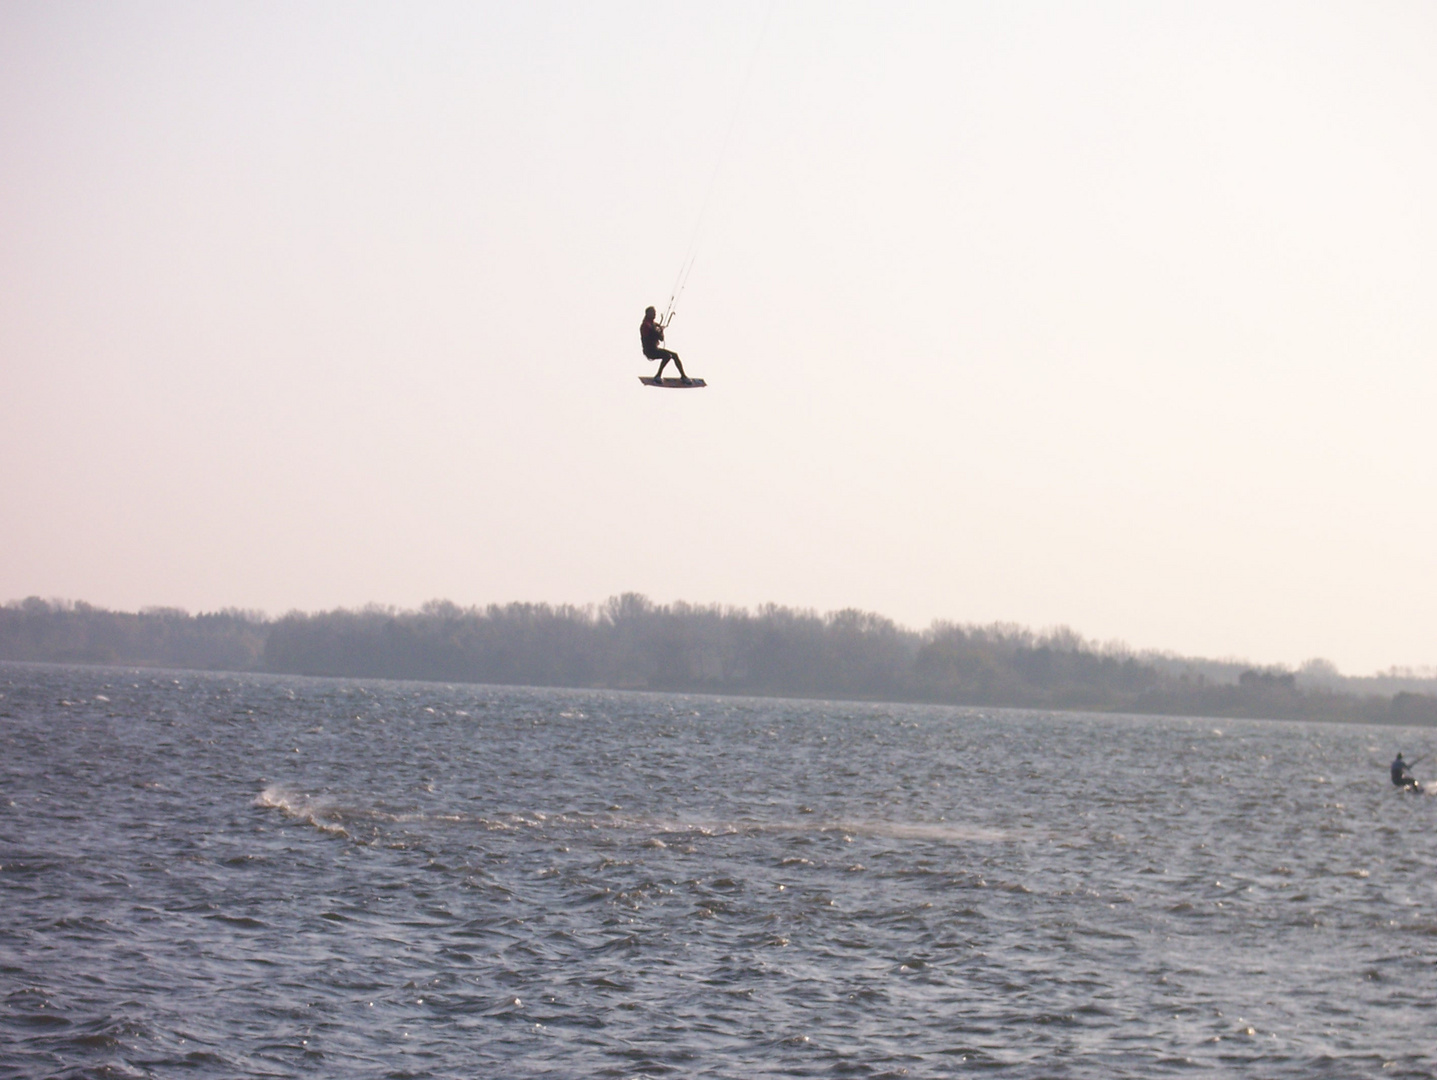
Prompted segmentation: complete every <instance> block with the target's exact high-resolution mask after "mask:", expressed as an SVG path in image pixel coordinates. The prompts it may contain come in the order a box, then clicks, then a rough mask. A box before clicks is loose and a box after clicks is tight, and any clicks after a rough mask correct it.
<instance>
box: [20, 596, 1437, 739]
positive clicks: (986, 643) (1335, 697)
mask: <svg viewBox="0 0 1437 1080" xmlns="http://www.w3.org/2000/svg"><path fill="white" fill-rule="evenodd" d="M0 659H5V660H42V661H71V662H93V663H112V664H139V665H162V666H174V667H189V668H204V669H221V670H232V671H266V672H273V673H283V674H296V675H333V676H353V677H362V678H390V679H421V680H438V681H445V682H482V683H501V684H517V685H532V686H569V687H609V688H616V689H643V690H684V691H702V692H709V693H720V694H753V695H773V696H803V697H837V698H856V699H867V700H885V701H916V702H934V703H943V704H958V705H987V706H1013V707H1031V708H1051V709H1086V710H1096V711H1109V712H1133V713H1159V714H1172V715H1196V716H1224V717H1259V718H1260V717H1272V718H1292V719H1325V720H1362V721H1369V722H1393V723H1422V724H1437V696H1433V695H1429V694H1423V693H1414V692H1409V691H1402V692H1399V693H1396V694H1392V695H1383V694H1371V693H1367V694H1354V693H1350V692H1344V691H1343V690H1342V689H1341V688H1340V686H1339V685H1338V684H1336V683H1334V680H1333V677H1332V674H1333V673H1335V669H1332V670H1331V672H1329V673H1327V674H1326V675H1325V677H1324V681H1323V682H1321V683H1317V684H1314V685H1303V684H1302V683H1301V682H1300V681H1299V675H1298V673H1294V672H1290V671H1286V670H1284V669H1276V668H1273V669H1259V668H1246V669H1243V668H1241V667H1236V666H1234V665H1231V664H1227V663H1215V662H1210V661H1191V662H1185V661H1181V660H1177V659H1175V658H1173V657H1158V656H1153V655H1144V654H1139V653H1134V652H1131V651H1128V650H1125V649H1120V648H1111V647H1109V648H1104V647H1099V646H1097V645H1094V644H1093V643H1091V642H1088V641H1086V640H1085V639H1083V638H1082V637H1080V636H1079V635H1077V634H1075V633H1073V632H1072V631H1070V630H1065V629H1064V630H1057V631H1052V632H1048V633H1035V632H1033V631H1031V630H1027V629H1024V628H1022V627H1018V626H1011V625H996V626H987V627H982V626H961V625H956V624H952V623H941V622H940V623H935V624H934V625H933V626H932V627H930V628H929V629H928V630H925V631H921V632H920V631H914V630H909V629H906V628H904V627H901V626H898V625H897V624H896V623H894V622H893V621H892V620H890V619H886V618H884V617H882V616H879V615H874V614H871V613H868V612H861V611H852V610H849V611H838V612H832V613H829V614H826V615H819V614H816V613H814V612H810V611H799V610H794V609H792V608H784V607H778V606H774V605H768V606H765V607H761V608H759V609H758V610H757V611H749V610H747V609H741V608H723V607H718V606H699V605H692V604H685V603H676V604H654V603H652V602H650V601H649V600H648V599H646V598H645V597H643V596H639V595H637V594H632V593H631V594H626V595H624V596H620V597H615V598H614V599H611V600H609V601H608V602H607V603H605V604H603V605H600V606H598V607H574V606H551V605H548V604H507V605H490V606H488V607H483V608H477V607H476V608H460V607H458V606H456V605H454V604H451V603H447V602H433V603H429V604H426V605H425V606H424V607H422V608H421V609H419V610H418V611H396V610H392V609H381V608H367V609H364V610H360V611H346V610H337V611H329V612H320V613H315V614H303V613H291V614H289V615H285V616H283V617H282V618H279V619H274V620H266V619H264V618H263V617H261V616H257V615H254V614H252V613H245V612H239V611H226V612H220V613H217V614H210V615H195V616H191V615H187V614H185V613H184V612H181V611H175V610H172V609H153V610H147V611H142V612H139V613H138V614H126V613H119V612H110V611H105V610H103V609H100V608H95V607H91V606H89V605H85V604H73V605H69V604H56V603H49V602H46V601H41V600H35V599H31V600H26V601H24V602H23V603H19V604H11V605H9V606H7V607H4V608H0ZM1328 667H1329V668H1330V665H1328ZM1229 670H1231V671H1233V672H1234V673H1235V675H1236V677H1235V678H1228V679H1222V678H1214V677H1213V676H1212V675H1211V674H1210V673H1211V672H1214V671H1220V672H1227V671H1229ZM1304 670H1306V669H1304Z"/></svg>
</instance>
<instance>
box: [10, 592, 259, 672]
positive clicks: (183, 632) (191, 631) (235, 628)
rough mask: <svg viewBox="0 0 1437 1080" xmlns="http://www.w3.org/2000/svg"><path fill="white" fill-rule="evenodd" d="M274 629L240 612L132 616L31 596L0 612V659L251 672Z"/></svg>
mask: <svg viewBox="0 0 1437 1080" xmlns="http://www.w3.org/2000/svg"><path fill="white" fill-rule="evenodd" d="M271 625H272V624H270V623H267V622H266V621H265V619H264V617H263V616H261V615H256V614H253V613H250V612H242V611H221V612H216V613H213V614H207V615H190V614H188V613H187V612H184V611H180V610H178V609H177V608H147V609H146V610H144V611H141V612H138V613H132V612H125V611H106V610H105V609H104V608H98V607H92V606H91V605H89V604H85V603H74V604H69V603H59V602H55V601H46V600H41V599H38V598H37V597H31V598H30V599H28V600H25V601H22V602H20V603H13V604H7V605H6V606H5V607H3V608H0V660H37V661H42V662H46V663H75V664H135V665H138V666H142V667H178V668H196V669H200V670H211V671H255V670H258V669H259V668H261V667H262V665H263V659H264V646H265V639H266V637H268V635H269V629H270V626H271Z"/></svg>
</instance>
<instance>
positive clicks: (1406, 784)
mask: <svg viewBox="0 0 1437 1080" xmlns="http://www.w3.org/2000/svg"><path fill="white" fill-rule="evenodd" d="M1392 783H1393V785H1394V786H1395V787H1400V788H1404V789H1410V788H1421V786H1422V785H1421V784H1419V783H1418V782H1417V777H1415V776H1413V775H1412V766H1411V765H1409V764H1407V762H1405V761H1404V760H1402V752H1401V751H1400V750H1399V751H1398V752H1397V756H1396V757H1395V758H1393V759H1392Z"/></svg>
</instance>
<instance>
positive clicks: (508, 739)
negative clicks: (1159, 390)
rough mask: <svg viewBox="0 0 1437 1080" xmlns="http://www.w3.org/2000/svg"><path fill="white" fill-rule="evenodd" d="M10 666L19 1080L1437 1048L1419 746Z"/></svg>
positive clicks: (1355, 733)
mask: <svg viewBox="0 0 1437 1080" xmlns="http://www.w3.org/2000/svg"><path fill="white" fill-rule="evenodd" d="M0 692H3V695H4V696H3V698H0V784H3V791H0V1075H4V1076H24V1077H30V1076H36V1077H39V1076H174V1075H185V1076H190V1077H205V1078H208V1077H216V1078H219V1077H225V1078H228V1077H240V1076H267V1077H281V1076H296V1077H297V1076H306V1077H308V1076H336V1077H370V1076H373V1077H524V1076H541V1075H542V1076H574V1077H589V1076H593V1077H649V1076H665V1075H667V1076H714V1077H752V1076H762V1075H775V1076H835V1077H877V1076H967V1075H971V1074H986V1075H993V1076H1001V1077H1032V1078H1038V1077H1094V1078H1098V1077H1102V1078H1109V1077H1144V1078H1148V1077H1164V1076H1218V1075H1244V1076H1263V1077H1304V1078H1307V1077H1327V1076H1331V1077H1366V1076H1372V1077H1377V1076H1383V1077H1394V1076H1407V1077H1414V1076H1421V1077H1430V1076H1434V1075H1437V1008H1434V1004H1437V798H1432V797H1429V796H1424V795H1403V794H1401V793H1399V792H1397V791H1396V790H1394V789H1393V788H1392V787H1391V786H1390V784H1389V783H1388V781H1387V777H1386V773H1385V764H1386V761H1387V760H1388V759H1390V757H1391V755H1392V754H1393V753H1394V752H1395V751H1396V750H1397V749H1399V748H1400V749H1403V750H1405V751H1407V753H1408V755H1409V757H1410V756H1413V755H1414V754H1417V753H1421V752H1424V751H1425V750H1428V749H1434V748H1437V732H1433V731H1426V732H1422V731H1418V730H1414V729H1384V728H1370V727H1356V726H1353V727H1344V726H1329V725H1318V724H1300V723H1275V722H1273V723H1253V722H1244V721H1204V720H1174V719H1148V718H1118V717H1095V716H1084V715H1074V714H1055V713H1033V712H993V711H988V712H982V711H976V710H965V709H950V708H927V707H916V706H885V705H853V704H832V703H818V702H791V701H768V700H754V699H722V698H706V697H686V696H677V695H653V694H620V693H607V692H579V691H545V690H525V689H509V688H495V687H470V686H439V685H432V686H431V685H419V684H403V683H382V682H368V683H366V682H357V681H338V680H305V679H285V678H266V677H238V676H210V675H194V674H180V673H172V672H170V673H157V672H134V671H123V670H119V669H94V668H90V669H86V668H61V667H38V666H36V667H28V666H17V665H9V666H3V667H0ZM1422 771H1424V770H1420V769H1419V772H1422Z"/></svg>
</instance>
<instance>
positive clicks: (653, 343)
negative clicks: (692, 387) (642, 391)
mask: <svg viewBox="0 0 1437 1080" xmlns="http://www.w3.org/2000/svg"><path fill="white" fill-rule="evenodd" d="M658 314H659V313H658V312H657V311H655V310H654V309H653V308H645V309H644V321H643V322H641V323H640V324H639V340H640V341H642V342H643V343H644V355H645V356H647V357H648V358H649V359H650V360H657V361H658V362H659V370H658V371H656V372H654V378H656V379H662V378H663V377H664V368H666V367H667V366H668V363H669V361H670V360H672V361H673V362H674V367H676V368H678V370H679V378H680V379H682V380H683V381H684V382H688V381H689V377H688V376H687V375H685V374H684V365H683V364H682V363H680V361H679V354H678V353H676V352H672V351H671V350H669V349H661V348H659V342H661V341H663V340H664V328H663V325H662V324H661V323H660V322H659V321H658Z"/></svg>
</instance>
